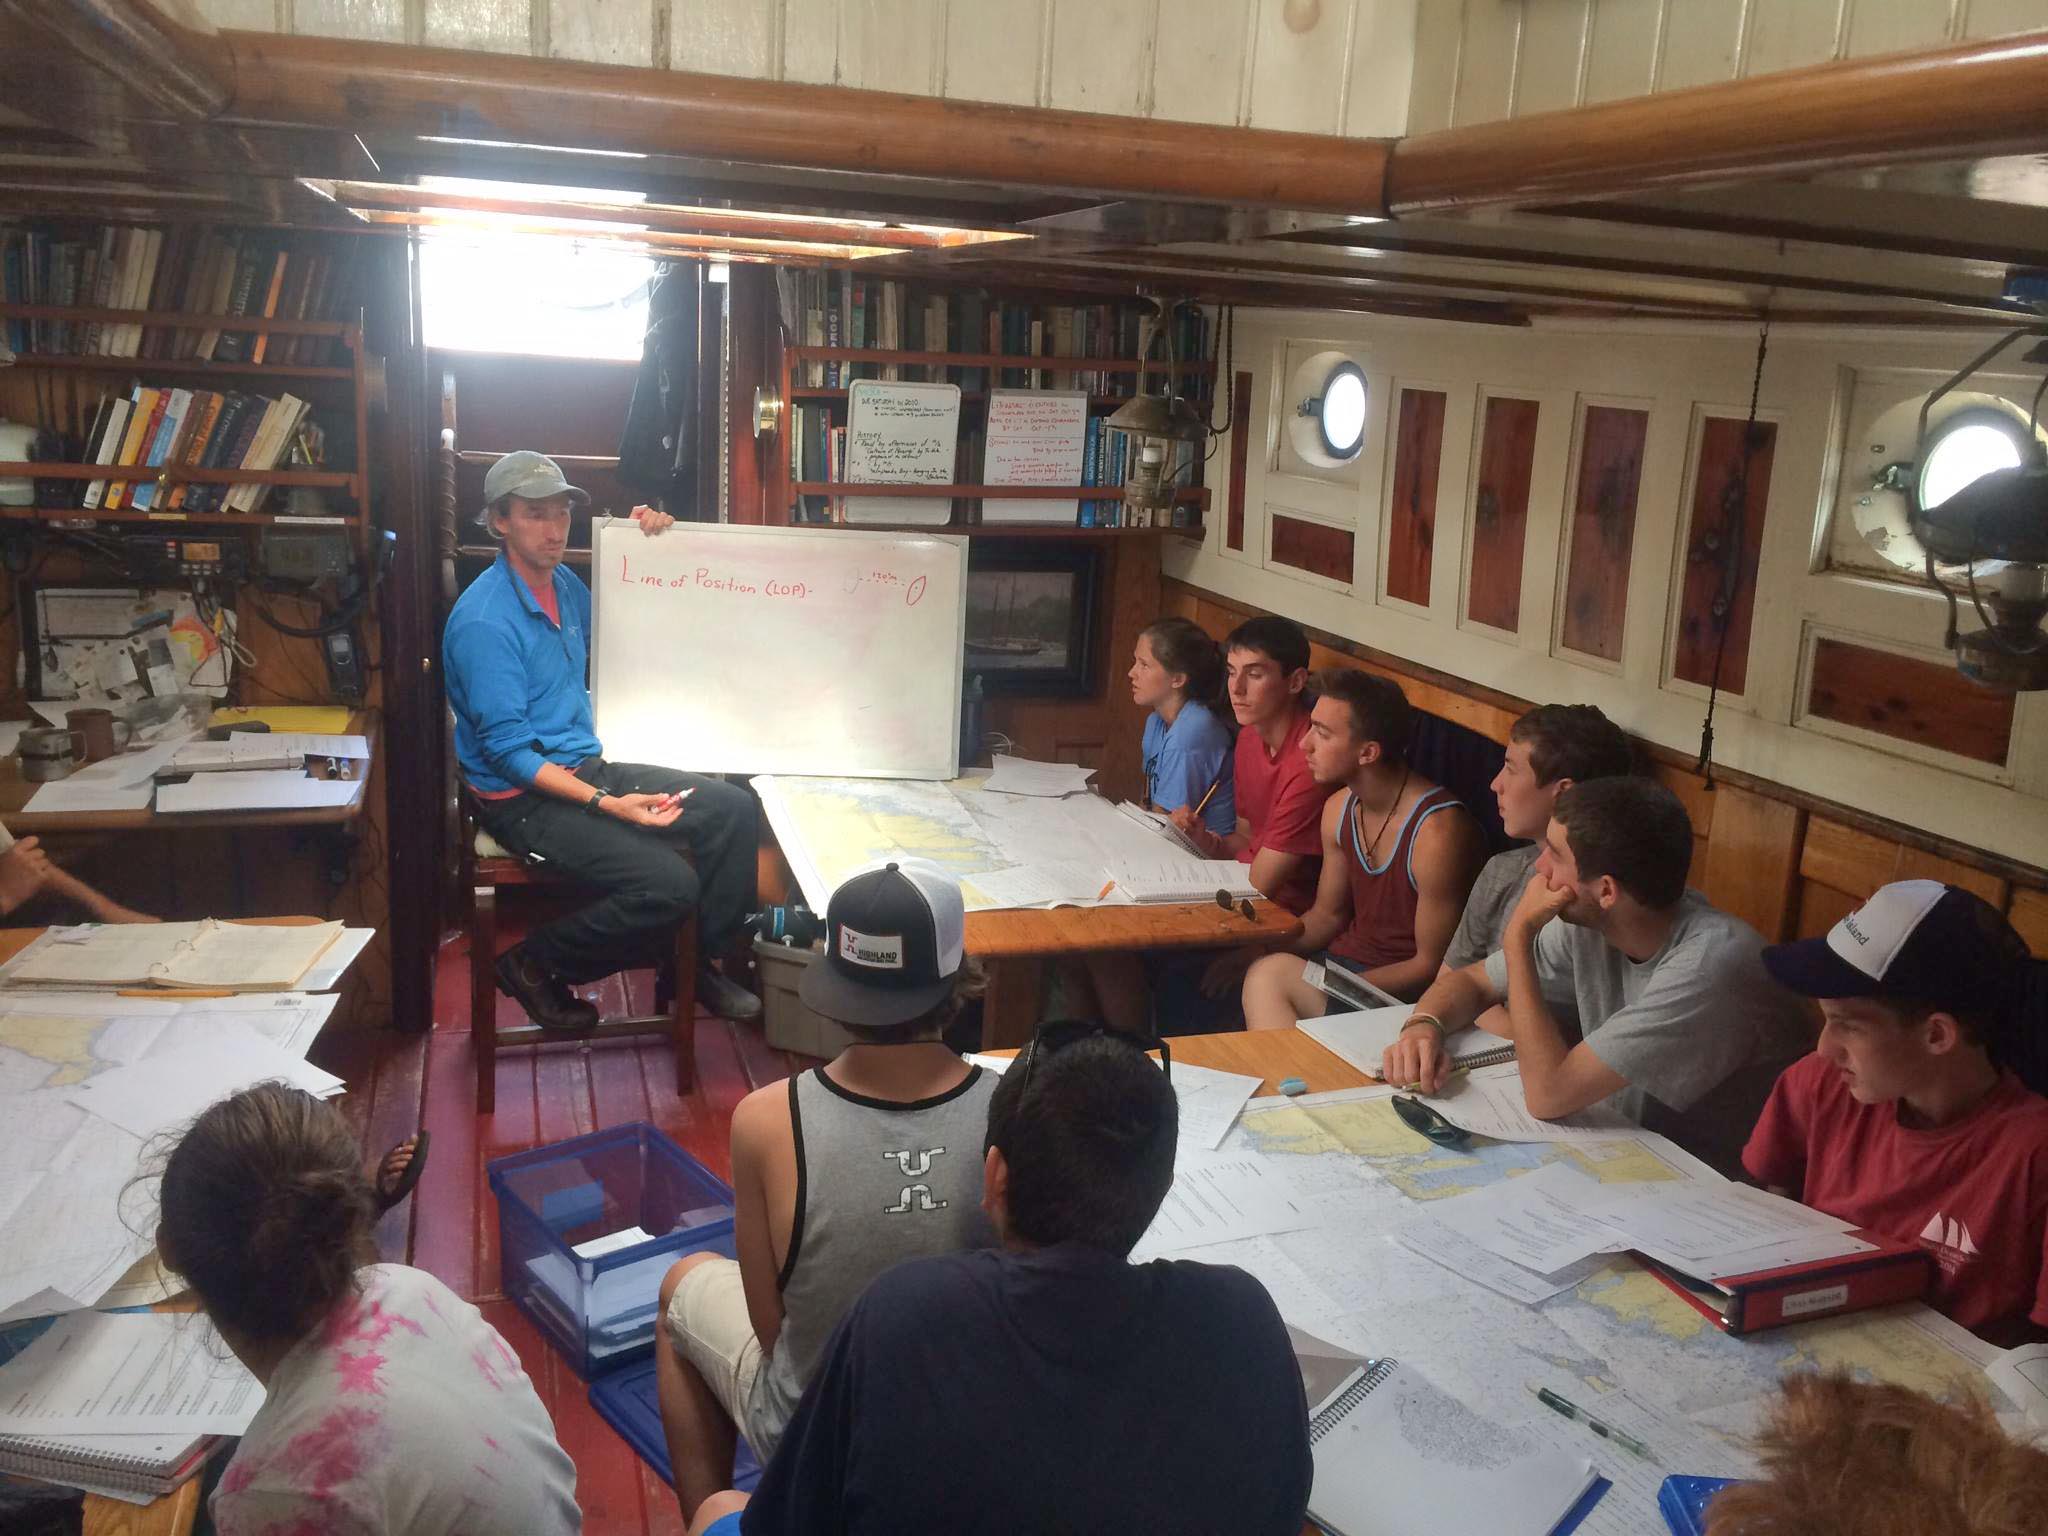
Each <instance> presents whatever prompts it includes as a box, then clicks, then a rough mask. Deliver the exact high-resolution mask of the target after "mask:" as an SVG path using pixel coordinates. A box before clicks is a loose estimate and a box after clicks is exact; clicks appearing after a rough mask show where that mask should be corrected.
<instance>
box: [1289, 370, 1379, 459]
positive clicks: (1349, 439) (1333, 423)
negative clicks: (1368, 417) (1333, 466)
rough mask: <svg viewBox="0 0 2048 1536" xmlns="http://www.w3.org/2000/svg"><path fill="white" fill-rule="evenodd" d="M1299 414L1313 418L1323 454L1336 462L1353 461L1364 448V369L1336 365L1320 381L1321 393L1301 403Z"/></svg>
mask: <svg viewBox="0 0 2048 1536" xmlns="http://www.w3.org/2000/svg"><path fill="white" fill-rule="evenodd" d="M1301 414H1302V415H1304V416H1309V417H1313V418H1314V419H1315V423H1316V426H1317V428H1318V429H1319V430H1320V432H1321V434H1322V439H1323V441H1322V449H1323V452H1325V453H1326V454H1328V455H1329V456H1330V457H1331V458H1332V459H1334V460H1337V461H1338V462H1340V463H1341V462H1342V461H1344V460H1346V459H1352V458H1356V457H1357V456H1358V450H1359V449H1360V448H1362V447H1364V446H1365V370H1364V369H1362V368H1360V367H1359V366H1358V364H1356V363H1339V364H1337V366H1336V367H1334V368H1332V369H1331V370H1330V372H1329V374H1328V376H1327V377H1326V378H1324V380H1323V389H1322V393H1321V394H1318V395H1311V396H1310V397H1309V398H1308V399H1306V400H1304V401H1302V402H1301Z"/></svg>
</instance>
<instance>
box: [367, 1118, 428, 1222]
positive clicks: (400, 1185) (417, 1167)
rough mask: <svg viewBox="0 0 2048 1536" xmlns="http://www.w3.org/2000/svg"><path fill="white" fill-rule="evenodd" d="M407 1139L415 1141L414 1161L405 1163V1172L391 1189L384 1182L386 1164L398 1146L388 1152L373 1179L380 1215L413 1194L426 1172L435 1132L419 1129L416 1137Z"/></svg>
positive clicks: (401, 1144) (379, 1163) (413, 1149)
mask: <svg viewBox="0 0 2048 1536" xmlns="http://www.w3.org/2000/svg"><path fill="white" fill-rule="evenodd" d="M407 1139H408V1140H411V1141H412V1143H413V1148H412V1161H411V1162H409V1163H407V1164H406V1165H405V1172H403V1173H401V1174H400V1175H399V1176H398V1181H397V1182H396V1183H395V1184H393V1185H391V1186H390V1188H389V1189H387V1188H386V1187H385V1183H384V1164H385V1163H388V1162H389V1161H391V1152H396V1151H397V1150H398V1147H393V1148H392V1149H391V1151H390V1152H386V1153H385V1154H384V1156H383V1158H382V1159H381V1160H380V1161H379V1162H378V1164H377V1177H376V1178H375V1179H374V1180H372V1181H371V1188H372V1189H374V1190H375V1191H376V1195H377V1214H378V1215H379V1216H382V1215H383V1214H384V1213H385V1212H386V1211H388V1210H391V1209H392V1208H393V1207H395V1206H396V1205H397V1204H398V1203H399V1202H400V1201H401V1200H403V1199H404V1198H405V1197H406V1196H407V1195H409V1194H411V1193H412V1192H413V1189H414V1187H415V1186H416V1185H418V1183H419V1181H420V1175H421V1174H422V1173H424V1172H426V1168H427V1148H428V1146H430V1145H431V1144H432V1142H433V1133H432V1132H430V1131H419V1132H417V1133H416V1137H409V1138H407ZM403 1145H404V1143H403V1142H401V1143H399V1146H403Z"/></svg>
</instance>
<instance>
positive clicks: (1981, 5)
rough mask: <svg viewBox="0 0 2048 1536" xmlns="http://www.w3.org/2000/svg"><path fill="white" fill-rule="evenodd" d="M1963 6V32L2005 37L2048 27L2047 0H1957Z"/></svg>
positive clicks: (1969, 34)
mask: <svg viewBox="0 0 2048 1536" xmlns="http://www.w3.org/2000/svg"><path fill="white" fill-rule="evenodd" d="M1956 3H1957V4H1959V5H1961V6H1962V7H1963V8H1964V9H1963V36H1965V37H2005V36H2008V35H2009V34H2011V33H2014V32H2034V31H2038V30H2040V29H2041V28H2043V27H2048V3H2044V0H1956Z"/></svg>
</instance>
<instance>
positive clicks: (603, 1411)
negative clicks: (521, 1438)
mask: <svg viewBox="0 0 2048 1536" xmlns="http://www.w3.org/2000/svg"><path fill="white" fill-rule="evenodd" d="M656 1347H657V1348H665V1347H666V1346H665V1345H660V1344H657V1346H656ZM654 1372H655V1363H654V1361H653V1360H652V1359H647V1360H641V1361H639V1362H637V1363H636V1364H633V1365H623V1366H620V1367H619V1369H617V1370H616V1371H608V1372H607V1373H606V1374H604V1375H602V1376H600V1377H598V1378H597V1380H595V1381H593V1382H592V1383H591V1384H590V1405H591V1407H593V1408H595V1409H596V1410H597V1411H598V1413H599V1414H600V1415H602V1416H603V1418H604V1421H605V1423H607V1424H609V1425H611V1427H612V1428H613V1429H615V1430H617V1431H618V1432H619V1435H620V1437H621V1438H622V1439H624V1440H625V1442H626V1444H628V1445H630V1446H632V1447H633V1449H634V1451H635V1452H637V1453H638V1454H639V1457H640V1459H641V1460H642V1461H644V1462H646V1463H647V1465H648V1466H650V1467H652V1468H654V1470H655V1472H656V1473H657V1474H658V1475H659V1476H660V1478H661V1480H662V1481H663V1482H664V1483H667V1484H668V1485H669V1487H671V1488H673V1487H675V1485H676V1479H675V1474H674V1472H673V1471H672V1470H671V1469H670V1467H669V1463H668V1441H667V1439H666V1438H665V1437H664V1436H663V1435H662V1432H661V1399H660V1397H659V1395H658V1389H657V1388H656V1385H655V1377H654ZM760 1481H761V1464H760V1463H759V1462H758V1461H756V1460H755V1459H754V1452H753V1448H752V1447H751V1446H749V1445H748V1444H747V1442H746V1440H745V1439H744V1438H742V1439H741V1440H740V1441H739V1450H738V1453H737V1454H736V1455H735V1456H734V1457H733V1463H732V1486H733V1487H735V1488H738V1489H739V1490H741V1491H742V1492H744V1493H752V1492H753V1491H754V1485H755V1484H757V1483H759V1482H760Z"/></svg>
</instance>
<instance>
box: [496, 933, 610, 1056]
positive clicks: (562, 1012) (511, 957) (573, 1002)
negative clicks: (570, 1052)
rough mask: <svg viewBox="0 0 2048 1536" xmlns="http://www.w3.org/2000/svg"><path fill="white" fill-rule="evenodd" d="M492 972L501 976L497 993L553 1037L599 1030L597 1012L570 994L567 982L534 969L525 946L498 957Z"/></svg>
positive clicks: (507, 951)
mask: <svg viewBox="0 0 2048 1536" xmlns="http://www.w3.org/2000/svg"><path fill="white" fill-rule="evenodd" d="M492 969H493V970H495V971H496V972H497V975H498V990H499V991H500V992H502V993H504V994H505V995H506V996H507V997H509V998H511V999H513V1000H514V1001H515V1002H517V1003H518V1004H519V1006H520V1007H522V1008H524V1009H525V1010H526V1016H527V1017H528V1018H529V1019H531V1020H533V1022H534V1023H536V1024H538V1025H539V1026H540V1027H541V1028H542V1029H545V1030H547V1031H548V1032H549V1033H550V1034H564V1035H587V1034H589V1033H590V1032H591V1031H592V1030H593V1029H595V1028H597V1009H595V1008H594V1007H592V1006H591V1005H590V1004H589V1003H586V1002H584V1001H583V999H582V998H580V997H578V996H576V994H575V993H573V992H571V991H570V990H569V987H568V984H567V983H566V982H563V981H561V980H560V979H558V978H557V977H554V976H550V975H549V974H548V973H547V972H545V971H543V970H542V969H541V968H540V967H539V966H537V965H535V964H534V963H533V957H532V956H531V955H529V954H527V952H526V946H525V945H524V944H515V945H514V946H513V947H512V948H510V949H508V950H506V951H505V953H504V954H502V955H500V956H498V963H497V964H496V965H495V966H494V967H492Z"/></svg>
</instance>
